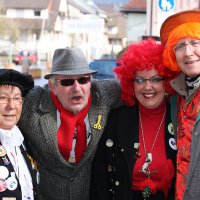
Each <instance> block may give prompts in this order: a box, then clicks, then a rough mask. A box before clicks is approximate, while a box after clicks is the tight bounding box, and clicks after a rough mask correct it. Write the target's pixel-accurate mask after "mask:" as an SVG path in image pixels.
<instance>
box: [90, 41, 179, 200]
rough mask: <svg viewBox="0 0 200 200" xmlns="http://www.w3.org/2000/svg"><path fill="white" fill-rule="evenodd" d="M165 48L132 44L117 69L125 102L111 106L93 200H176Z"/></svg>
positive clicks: (100, 147)
mask: <svg viewBox="0 0 200 200" xmlns="http://www.w3.org/2000/svg"><path fill="white" fill-rule="evenodd" d="M163 49H164V46H163V45H161V44H159V43H157V42H156V41H155V40H153V39H152V38H148V39H145V40H142V41H140V42H137V43H133V44H131V45H130V46H128V48H127V50H126V51H125V52H124V53H123V55H122V56H121V57H120V58H119V60H118V62H117V63H118V66H117V67H115V68H114V72H115V74H116V75H117V78H118V79H119V82H120V86H121V98H122V100H123V102H124V104H125V105H122V106H120V107H119V108H116V109H114V110H112V111H111V112H110V114H109V116H108V122H107V126H106V129H105V131H104V133H103V136H102V138H101V140H100V143H99V145H98V148H97V152H96V155H95V158H94V161H93V166H92V178H91V198H90V199H92V200H102V199H104V200H111V199H114V200H142V199H151V200H166V199H168V200H173V199H174V183H175V158H176V143H175V138H174V135H173V125H172V120H171V108H170V103H169V101H168V97H169V96H170V95H171V94H173V90H172V88H171V86H170V85H169V80H170V79H171V73H169V70H168V69H166V68H164V66H163V62H162V52H163Z"/></svg>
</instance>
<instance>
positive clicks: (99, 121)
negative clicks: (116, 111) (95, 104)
mask: <svg viewBox="0 0 200 200" xmlns="http://www.w3.org/2000/svg"><path fill="white" fill-rule="evenodd" d="M101 118H102V115H98V119H97V123H96V124H94V128H95V129H98V130H101V129H102V127H101V124H100V123H101Z"/></svg>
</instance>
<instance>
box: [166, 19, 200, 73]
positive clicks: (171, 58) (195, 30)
mask: <svg viewBox="0 0 200 200" xmlns="http://www.w3.org/2000/svg"><path fill="white" fill-rule="evenodd" d="M184 38H196V39H200V23H198V22H188V23H184V24H181V25H179V26H177V27H176V28H174V29H173V30H172V31H171V32H170V33H169V37H168V40H167V43H166V45H165V50H164V51H163V63H164V65H165V66H166V67H167V68H168V69H170V70H171V71H173V72H175V73H177V74H178V73H180V72H181V70H180V68H179V66H178V65H177V63H176V57H175V53H174V50H173V48H174V46H175V45H176V43H177V42H178V41H179V40H180V39H184Z"/></svg>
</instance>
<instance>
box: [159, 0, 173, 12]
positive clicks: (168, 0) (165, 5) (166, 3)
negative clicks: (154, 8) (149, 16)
mask: <svg viewBox="0 0 200 200" xmlns="http://www.w3.org/2000/svg"><path fill="white" fill-rule="evenodd" d="M174 6H175V2H174V0H158V7H159V8H160V9H161V10H162V11H165V12H167V11H172V10H173V9H174Z"/></svg>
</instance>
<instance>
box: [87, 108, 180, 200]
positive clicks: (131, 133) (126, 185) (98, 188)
mask: <svg viewBox="0 0 200 200" xmlns="http://www.w3.org/2000/svg"><path fill="white" fill-rule="evenodd" d="M138 116H139V110H138V106H137V105H136V106H133V107H127V106H122V107H119V108H117V109H115V110H113V111H112V112H111V113H110V114H109V117H108V123H107V127H106V129H105V132H104V134H103V136H102V138H101V140H100V142H99V145H98V149H97V152H96V155H95V158H94V161H93V167H92V178H91V193H90V194H91V195H90V199H91V200H102V199H104V200H109V199H114V200H132V199H134V198H133V197H132V189H131V187H132V171H133V167H134V164H135V161H136V152H137V149H136V148H134V144H135V143H139V117H138ZM170 123H171V111H170V106H169V105H168V106H167V113H166V122H165V134H166V137H165V139H166V140H165V147H166V157H167V159H172V161H173V163H174V166H175V162H176V161H175V158H176V151H175V150H174V149H172V148H171V147H170V145H169V139H170V138H173V137H174V136H173V135H172V134H171V133H169V131H168V125H169V124H170ZM174 179H175V178H174ZM174 181H175V180H173V184H172V187H171V190H170V191H169V195H168V199H170V200H172V199H174ZM158 199H159V200H161V199H160V198H158Z"/></svg>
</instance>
